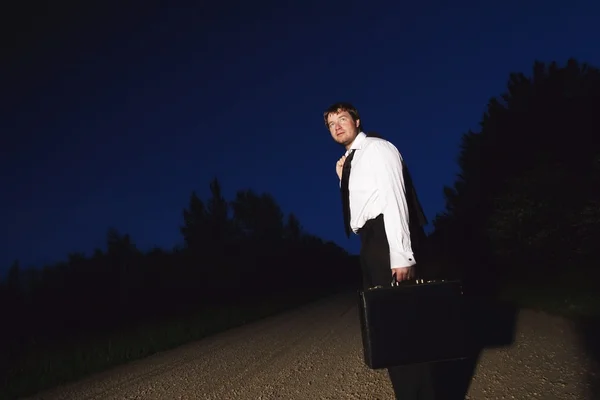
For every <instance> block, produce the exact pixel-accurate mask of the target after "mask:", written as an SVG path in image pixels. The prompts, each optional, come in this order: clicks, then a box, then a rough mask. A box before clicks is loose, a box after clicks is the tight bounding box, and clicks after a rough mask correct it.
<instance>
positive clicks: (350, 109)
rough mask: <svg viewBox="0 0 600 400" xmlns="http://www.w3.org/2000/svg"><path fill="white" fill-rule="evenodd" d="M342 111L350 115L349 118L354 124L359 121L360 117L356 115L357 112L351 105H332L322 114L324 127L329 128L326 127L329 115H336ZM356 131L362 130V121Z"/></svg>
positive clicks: (341, 103)
mask: <svg viewBox="0 0 600 400" xmlns="http://www.w3.org/2000/svg"><path fill="white" fill-rule="evenodd" d="M342 111H346V112H348V114H350V116H351V117H352V120H353V121H354V122H356V121H358V120H359V119H360V115H358V110H357V109H356V107H354V106H353V105H352V104H350V103H345V102H339V103H333V104H332V105H330V106H329V107H327V110H325V112H324V113H323V120H324V121H325V127H326V128H329V126H328V125H327V118H328V117H329V114H337V113H339V112H342ZM358 129H359V130H360V131H362V130H363V127H362V121H361V123H360V124H359V126H358Z"/></svg>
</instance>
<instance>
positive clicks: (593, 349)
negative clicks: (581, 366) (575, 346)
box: [577, 316, 600, 400]
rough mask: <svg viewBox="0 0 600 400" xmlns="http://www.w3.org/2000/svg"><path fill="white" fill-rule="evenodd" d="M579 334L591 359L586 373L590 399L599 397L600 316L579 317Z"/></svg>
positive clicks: (593, 399)
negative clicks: (591, 362) (591, 363)
mask: <svg viewBox="0 0 600 400" xmlns="http://www.w3.org/2000/svg"><path fill="white" fill-rule="evenodd" d="M577 327H578V330H579V335H580V337H581V339H582V342H583V346H584V348H585V351H586V353H587V354H588V355H589V356H590V358H591V359H592V360H593V363H594V365H592V366H590V369H589V370H588V373H587V381H588V384H589V385H590V391H591V393H590V398H589V399H590V400H595V399H600V371H599V368H600V317H598V316H596V317H587V318H581V319H579V320H578V321H577Z"/></svg>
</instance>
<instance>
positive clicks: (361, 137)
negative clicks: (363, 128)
mask: <svg viewBox="0 0 600 400" xmlns="http://www.w3.org/2000/svg"><path fill="white" fill-rule="evenodd" d="M366 137H367V134H366V133H364V132H359V133H358V135H356V137H355V138H354V141H353V142H352V144H351V145H350V148H349V149H348V150H347V151H346V155H348V154H350V151H351V150H360V149H362V145H363V143H364V141H365V138H366Z"/></svg>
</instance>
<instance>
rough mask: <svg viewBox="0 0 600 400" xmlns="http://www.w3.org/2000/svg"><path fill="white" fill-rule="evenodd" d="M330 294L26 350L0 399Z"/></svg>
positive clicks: (252, 305) (296, 297)
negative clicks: (57, 345) (26, 352)
mask: <svg viewBox="0 0 600 400" xmlns="http://www.w3.org/2000/svg"><path fill="white" fill-rule="evenodd" d="M331 294H332V293H331V292H329V293H322V292H321V293H310V294H308V293H304V294H295V295H287V296H285V297H282V296H278V297H277V299H276V300H275V301H273V300H262V301H254V302H252V303H250V304H243V305H238V306H228V307H220V308H216V309H207V310H205V311H203V312H201V313H200V314H199V315H195V316H189V317H185V318H183V317H181V318H174V319H171V320H166V321H161V322H157V323H153V324H145V325H141V326H138V327H136V328H135V329H130V330H127V331H122V332H115V333H113V334H110V335H107V336H104V337H97V338H86V339H81V340H79V341H78V342H77V343H69V344H68V345H64V346H62V347H60V348H45V349H40V348H38V349H32V350H31V351H30V352H29V353H28V354H27V355H25V356H24V357H22V358H21V359H20V360H19V362H18V363H16V365H12V366H11V370H10V371H9V375H8V377H7V379H6V381H5V382H3V387H2V388H0V399H2V400H5V399H6V400H8V399H17V398H20V397H23V396H29V395H32V394H34V393H37V392H39V391H42V390H45V389H49V388H52V387H55V386H57V385H60V384H64V383H67V382H70V381H75V380H78V379H81V378H83V377H85V376H88V375H90V374H92V373H95V372H99V371H102V370H106V369H109V368H111V367H114V366H117V365H119V364H123V363H127V362H130V361H133V360H136V359H140V358H143V357H147V356H149V355H151V354H153V353H156V352H158V351H163V350H168V349H172V348H174V347H177V346H179V345H182V344H185V343H188V342H191V341H194V340H198V339H201V338H204V337H207V336H209V335H212V334H215V333H218V332H222V331H225V330H227V329H231V328H233V327H236V326H240V325H243V324H245V323H248V322H251V321H256V320H258V319H261V318H264V317H267V316H270V315H274V314H276V313H279V312H282V311H286V310H289V309H292V308H295V307H298V306H301V305H303V304H306V303H308V302H311V301H314V300H318V299H319V298H323V297H326V296H327V295H331Z"/></svg>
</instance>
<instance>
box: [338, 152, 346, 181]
mask: <svg viewBox="0 0 600 400" xmlns="http://www.w3.org/2000/svg"><path fill="white" fill-rule="evenodd" d="M344 162H346V156H342V158H340V159H339V160H338V162H337V163H336V164H335V172H337V176H338V178H340V180H342V169H343V168H344Z"/></svg>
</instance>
